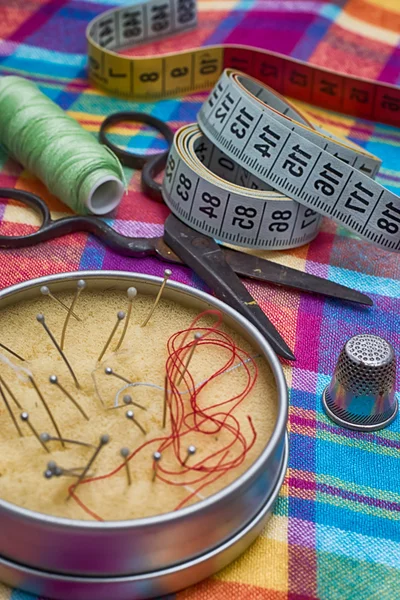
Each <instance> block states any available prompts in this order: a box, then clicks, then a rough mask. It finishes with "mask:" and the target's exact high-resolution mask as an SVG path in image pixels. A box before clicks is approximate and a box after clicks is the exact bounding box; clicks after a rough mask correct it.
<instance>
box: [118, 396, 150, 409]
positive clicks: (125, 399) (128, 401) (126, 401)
mask: <svg viewBox="0 0 400 600" xmlns="http://www.w3.org/2000/svg"><path fill="white" fill-rule="evenodd" d="M122 401H123V404H120V405H119V406H113V407H112V409H111V410H115V409H117V408H124V407H125V406H129V405H131V404H132V405H133V406H137V408H140V409H141V410H146V411H147V408H146V407H145V406H142V405H141V404H138V403H137V402H134V401H133V400H132V396H129V395H128V394H126V395H125V396H124V397H123V398H122Z"/></svg>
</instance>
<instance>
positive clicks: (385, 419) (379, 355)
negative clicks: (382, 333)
mask: <svg viewBox="0 0 400 600" xmlns="http://www.w3.org/2000/svg"><path fill="white" fill-rule="evenodd" d="M395 380H396V357H395V354H394V350H393V348H392V346H391V345H390V344H389V343H388V342H387V341H386V340H384V339H383V338H381V337H379V336H377V335H369V334H362V335H356V336H354V337H352V338H351V339H350V340H349V341H348V342H346V344H345V345H344V347H343V348H342V351H341V353H340V355H339V359H338V362H337V365H336V369H335V372H334V374H333V377H332V380H331V383H330V384H329V385H328V386H327V387H326V388H325V390H324V393H323V397H322V404H323V407H324V409H325V412H326V413H327V415H328V417H330V418H331V419H332V420H333V421H335V422H336V423H338V425H341V426H342V427H347V429H356V430H358V431H375V430H377V429H383V428H384V427H386V426H387V425H389V423H391V422H392V421H393V419H394V418H395V416H396V414H397V408H398V407H397V399H396V397H395Z"/></svg>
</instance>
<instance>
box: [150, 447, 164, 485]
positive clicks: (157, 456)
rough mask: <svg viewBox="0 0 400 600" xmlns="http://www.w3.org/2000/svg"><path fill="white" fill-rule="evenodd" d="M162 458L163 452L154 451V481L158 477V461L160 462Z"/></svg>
mask: <svg viewBox="0 0 400 600" xmlns="http://www.w3.org/2000/svg"><path fill="white" fill-rule="evenodd" d="M161 458H162V455H161V452H158V451H157V452H154V453H153V479H152V481H153V482H154V481H155V479H156V477H157V471H158V463H159V462H160V460H161Z"/></svg>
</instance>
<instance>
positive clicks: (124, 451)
mask: <svg viewBox="0 0 400 600" xmlns="http://www.w3.org/2000/svg"><path fill="white" fill-rule="evenodd" d="M120 454H121V456H122V458H123V459H124V463H125V469H126V478H127V480H128V485H132V478H131V470H130V468H129V460H128V457H129V454H130V452H129V448H121V453H120Z"/></svg>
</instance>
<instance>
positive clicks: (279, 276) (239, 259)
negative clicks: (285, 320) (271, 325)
mask: <svg viewBox="0 0 400 600" xmlns="http://www.w3.org/2000/svg"><path fill="white" fill-rule="evenodd" d="M223 252H224V254H225V258H226V261H227V263H228V264H229V266H230V267H232V269H233V270H234V271H235V273H237V274H238V275H242V277H249V278H251V279H258V280H260V281H267V282H268V283H275V284H277V285H283V286H285V287H291V288H294V289H296V290H302V291H303V292H312V293H315V294H322V295H323V296H329V297H331V298H338V299H339V300H348V301H350V302H358V303H359V304H366V305H367V306H372V305H373V301H372V300H371V298H369V297H368V296H366V295H365V294H362V293H361V292H357V290H353V289H351V288H348V287H346V286H344V285H340V284H339V283H334V282H333V281H329V280H327V279H323V278H322V277H317V276H316V275H310V274H309V273H303V272H302V271H298V270H297V269H291V268H290V267H285V266H284V265H280V264H278V263H274V262H272V261H270V260H266V259H263V258H260V257H258V256H253V255H252V254H245V253H244V252H237V251H236V250H231V249H230V248H224V250H223Z"/></svg>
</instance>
